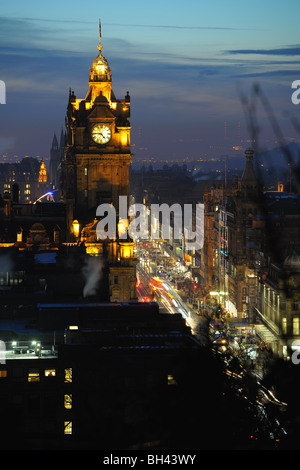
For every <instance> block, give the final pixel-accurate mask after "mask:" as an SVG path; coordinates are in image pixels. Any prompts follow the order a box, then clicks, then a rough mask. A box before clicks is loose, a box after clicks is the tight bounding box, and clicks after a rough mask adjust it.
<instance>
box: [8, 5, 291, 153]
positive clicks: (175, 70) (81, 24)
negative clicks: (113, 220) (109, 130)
mask: <svg viewBox="0 0 300 470" xmlns="http://www.w3.org/2000/svg"><path fill="white" fill-rule="evenodd" d="M299 14H300V3H299V0H286V1H285V2H283V1H277V0H275V1H274V0H273V1H270V0H263V1H262V0H252V1H251V2H241V1H238V0H227V1H224V0H212V1H210V2H207V1H202V0H186V1H185V2H182V1H178V0H172V1H169V0H167V1H166V0H165V1H158V0H152V1H151V2H141V1H140V0H139V1H137V0H128V1H127V2H126V3H124V2H123V1H120V0H115V1H114V2H107V1H102V0H98V1H96V0H90V1H89V2H87V3H83V2H71V1H68V0H67V1H64V2H62V1H58V0H52V1H51V2H41V1H40V0H34V1H27V2H24V1H21V0H17V1H14V2H2V4H1V27H0V38H1V41H0V79H1V80H3V81H4V82H5V84H6V104H5V105H2V104H1V105H0V122H1V128H0V129H1V130H0V154H1V155H2V154H3V153H7V154H8V155H14V154H17V155H19V156H20V157H23V156H26V155H29V156H33V157H35V156H39V157H44V158H48V157H49V152H50V147H51V143H52V138H53V134H54V132H55V133H56V135H57V136H58V137H59V136H60V132H61V129H62V128H63V127H64V119H65V114H66V106H67V101H68V93H69V88H71V89H72V90H74V92H75V94H76V96H77V98H84V97H85V95H86V92H87V90H88V73H89V68H90V67H91V64H92V61H93V59H94V58H95V57H96V55H97V54H98V49H97V45H98V20H99V18H100V19H101V23H102V45H103V55H104V56H105V57H106V59H107V60H108V63H109V65H110V67H111V69H112V80H113V90H114V92H115V95H116V97H117V98H123V97H124V96H125V94H126V92H127V90H128V91H129V93H130V96H131V125H132V144H133V147H132V151H133V152H134V153H135V154H136V156H135V157H134V159H137V158H139V159H142V158H150V157H154V158H158V159H165V160H172V159H178V160H183V159H185V158H190V159H193V158H195V159H197V158H199V157H201V156H204V155H206V154H207V155H209V156H218V155H220V154H226V153H227V152H228V154H229V153H230V149H231V148H232V146H238V145H240V144H241V140H247V139H250V138H251V135H250V133H249V132H248V129H247V123H246V119H245V110H244V107H243V105H242V100H241V96H244V97H247V99H248V100H250V98H251V95H252V94H253V86H254V85H255V84H259V86H260V89H261V90H262V91H263V93H264V95H265V96H266V97H267V99H268V101H269V103H270V105H271V106H272V109H273V111H274V113H275V115H276V118H277V120H278V122H279V124H280V127H281V130H282V132H283V135H284V137H285V139H286V140H287V141H288V142H289V141H291V140H292V139H296V140H298V139H299V138H300V135H299V133H298V132H297V131H296V130H294V128H293V125H292V123H291V117H295V118H297V119H298V118H299V120H300V105H298V106H297V105H294V104H293V103H292V102H291V95H292V89H291V84H292V82H293V81H294V80H300V68H299V59H300V33H299ZM257 105H258V108H257V109H258V113H259V115H258V125H259V127H260V134H259V143H260V145H261V146H264V145H268V146H270V147H273V146H275V144H274V141H275V140H276V136H275V135H274V133H273V132H272V129H271V127H270V124H269V119H268V117H267V114H266V113H265V110H264V108H263V107H262V104H261V102H260V100H257ZM225 122H226V132H225ZM242 144H243V145H246V146H248V144H245V143H242Z"/></svg>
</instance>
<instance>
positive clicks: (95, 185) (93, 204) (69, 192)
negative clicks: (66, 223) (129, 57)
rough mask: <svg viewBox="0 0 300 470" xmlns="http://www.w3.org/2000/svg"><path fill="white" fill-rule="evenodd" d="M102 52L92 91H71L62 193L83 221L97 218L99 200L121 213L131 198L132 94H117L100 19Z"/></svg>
mask: <svg viewBox="0 0 300 470" xmlns="http://www.w3.org/2000/svg"><path fill="white" fill-rule="evenodd" d="M98 51H99V52H98V55H97V57H96V58H95V59H94V61H93V63H92V67H91V68H90V73H89V89H88V92H87V95H86V97H85V98H83V99H78V98H77V97H76V96H75V94H74V92H71V90H70V92H69V102H68V107H67V116H66V142H65V144H66V146H65V156H64V159H63V161H62V181H61V195H62V198H63V199H64V200H65V202H66V203H67V206H68V213H69V214H70V220H71V219H72V218H75V219H77V220H79V221H80V223H82V224H85V223H86V222H88V221H90V220H91V218H94V217H95V215H96V209H97V207H98V205H99V204H102V203H112V204H113V206H114V207H115V209H116V211H117V212H118V202H119V196H120V195H122V196H127V197H128V196H129V166H130V162H131V157H132V154H131V149H130V122H129V117H130V96H129V93H128V92H127V94H126V96H125V98H124V99H116V97H115V95H114V92H113V90H112V79H111V69H110V67H109V65H108V62H107V60H106V59H105V57H104V56H103V55H102V45H101V24H100V22H99V46H98Z"/></svg>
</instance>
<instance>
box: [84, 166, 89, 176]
mask: <svg viewBox="0 0 300 470" xmlns="http://www.w3.org/2000/svg"><path fill="white" fill-rule="evenodd" d="M84 174H85V176H87V174H88V169H87V168H85V169H84Z"/></svg>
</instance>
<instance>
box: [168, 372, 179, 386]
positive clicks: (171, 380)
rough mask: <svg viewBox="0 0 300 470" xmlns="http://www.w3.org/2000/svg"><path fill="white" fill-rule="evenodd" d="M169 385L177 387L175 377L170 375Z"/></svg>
mask: <svg viewBox="0 0 300 470" xmlns="http://www.w3.org/2000/svg"><path fill="white" fill-rule="evenodd" d="M168 385H177V382H176V380H175V379H174V377H173V375H171V374H169V375H168Z"/></svg>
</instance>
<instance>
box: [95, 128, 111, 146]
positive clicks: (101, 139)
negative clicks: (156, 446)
mask: <svg viewBox="0 0 300 470" xmlns="http://www.w3.org/2000/svg"><path fill="white" fill-rule="evenodd" d="M92 138H93V140H94V141H95V142H96V143H97V144H107V142H109V141H110V139H111V130H110V128H109V127H108V126H106V125H104V124H96V125H95V126H94V127H93V129H92Z"/></svg>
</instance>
